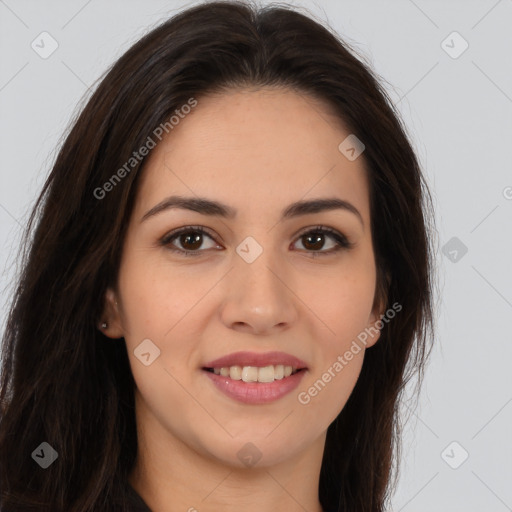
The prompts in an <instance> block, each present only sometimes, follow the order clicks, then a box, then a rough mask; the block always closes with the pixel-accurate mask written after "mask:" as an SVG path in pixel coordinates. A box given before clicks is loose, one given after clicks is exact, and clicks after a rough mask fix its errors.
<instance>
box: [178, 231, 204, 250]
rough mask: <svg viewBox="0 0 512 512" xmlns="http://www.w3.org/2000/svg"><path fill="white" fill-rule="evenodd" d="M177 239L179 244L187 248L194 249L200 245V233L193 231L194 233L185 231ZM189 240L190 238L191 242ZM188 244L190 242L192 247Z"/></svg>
mask: <svg viewBox="0 0 512 512" xmlns="http://www.w3.org/2000/svg"><path fill="white" fill-rule="evenodd" d="M179 239H180V243H181V245H182V246H183V247H184V248H185V249H187V250H194V249H198V248H199V247H201V243H202V235H201V234H200V233H195V234H190V233H186V234H183V235H181V236H180V237H179ZM190 240H192V242H189V241H190ZM184 241H185V242H184ZM189 244H192V245H193V247H190V245H189ZM187 245H188V247H187Z"/></svg>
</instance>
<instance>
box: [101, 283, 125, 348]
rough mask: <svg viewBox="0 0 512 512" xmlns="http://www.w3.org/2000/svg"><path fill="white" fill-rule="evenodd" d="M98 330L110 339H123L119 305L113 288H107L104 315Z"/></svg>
mask: <svg viewBox="0 0 512 512" xmlns="http://www.w3.org/2000/svg"><path fill="white" fill-rule="evenodd" d="M105 324H106V327H105ZM98 329H99V330H100V331H101V332H102V333H103V334H104V335H105V336H107V337H109V338H114V339H117V338H122V337H123V326H122V322H121V315H120V314H119V304H118V300H117V296H116V293H115V292H114V290H112V288H107V291H106V292H105V297H104V306H103V314H102V316H101V319H100V320H99V325H98Z"/></svg>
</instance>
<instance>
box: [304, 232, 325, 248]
mask: <svg viewBox="0 0 512 512" xmlns="http://www.w3.org/2000/svg"><path fill="white" fill-rule="evenodd" d="M305 238H306V240H307V242H306V243H305V244H304V246H305V247H306V249H321V248H322V246H323V235H322V234H316V235H306V237H305ZM315 239H316V240H315ZM309 240H315V241H314V242H312V243H310V242H309Z"/></svg>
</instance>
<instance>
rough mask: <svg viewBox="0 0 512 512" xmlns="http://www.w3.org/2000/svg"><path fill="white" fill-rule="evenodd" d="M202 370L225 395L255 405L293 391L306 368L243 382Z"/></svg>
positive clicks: (272, 400)
mask: <svg viewBox="0 0 512 512" xmlns="http://www.w3.org/2000/svg"><path fill="white" fill-rule="evenodd" d="M203 372H205V373H206V375H207V376H208V377H209V378H210V379H211V380H212V381H213V383H214V384H215V385H216V386H217V388H218V389H220V391H222V392H223V393H224V394H225V395H227V396H229V397H230V398H233V399H234V400H237V401H238V402H242V403H244V404H253V405H256V404H266V403H269V402H274V401H275V400H279V399H280V398H282V397H283V396H285V395H287V394H288V393H290V392H291V391H293V390H294V389H295V388H296V387H297V386H298V385H299V383H300V381H301V380H302V377H303V376H304V374H305V373H306V370H305V369H303V370H300V371H298V372H297V373H294V374H293V375H290V376H289V377H284V378H282V379H278V380H274V382H244V381H242V380H233V379H230V378H229V377H223V376H222V375H217V374H215V373H213V372H209V371H207V370H203Z"/></svg>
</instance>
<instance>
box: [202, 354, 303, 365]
mask: <svg viewBox="0 0 512 512" xmlns="http://www.w3.org/2000/svg"><path fill="white" fill-rule="evenodd" d="M278 364H282V365H284V366H293V367H294V368H297V369H302V368H307V365H306V363H305V362H304V361H302V360H301V359H299V358H298V357H295V356H292V355H290V354H286V353H285V352H264V353H258V352H234V353H232V354H228V355H226V356H223V357H219V358H218V359H215V360H213V361H209V362H207V363H206V364H205V365H204V366H203V368H223V367H229V366H260V367H263V366H271V365H278Z"/></svg>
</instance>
